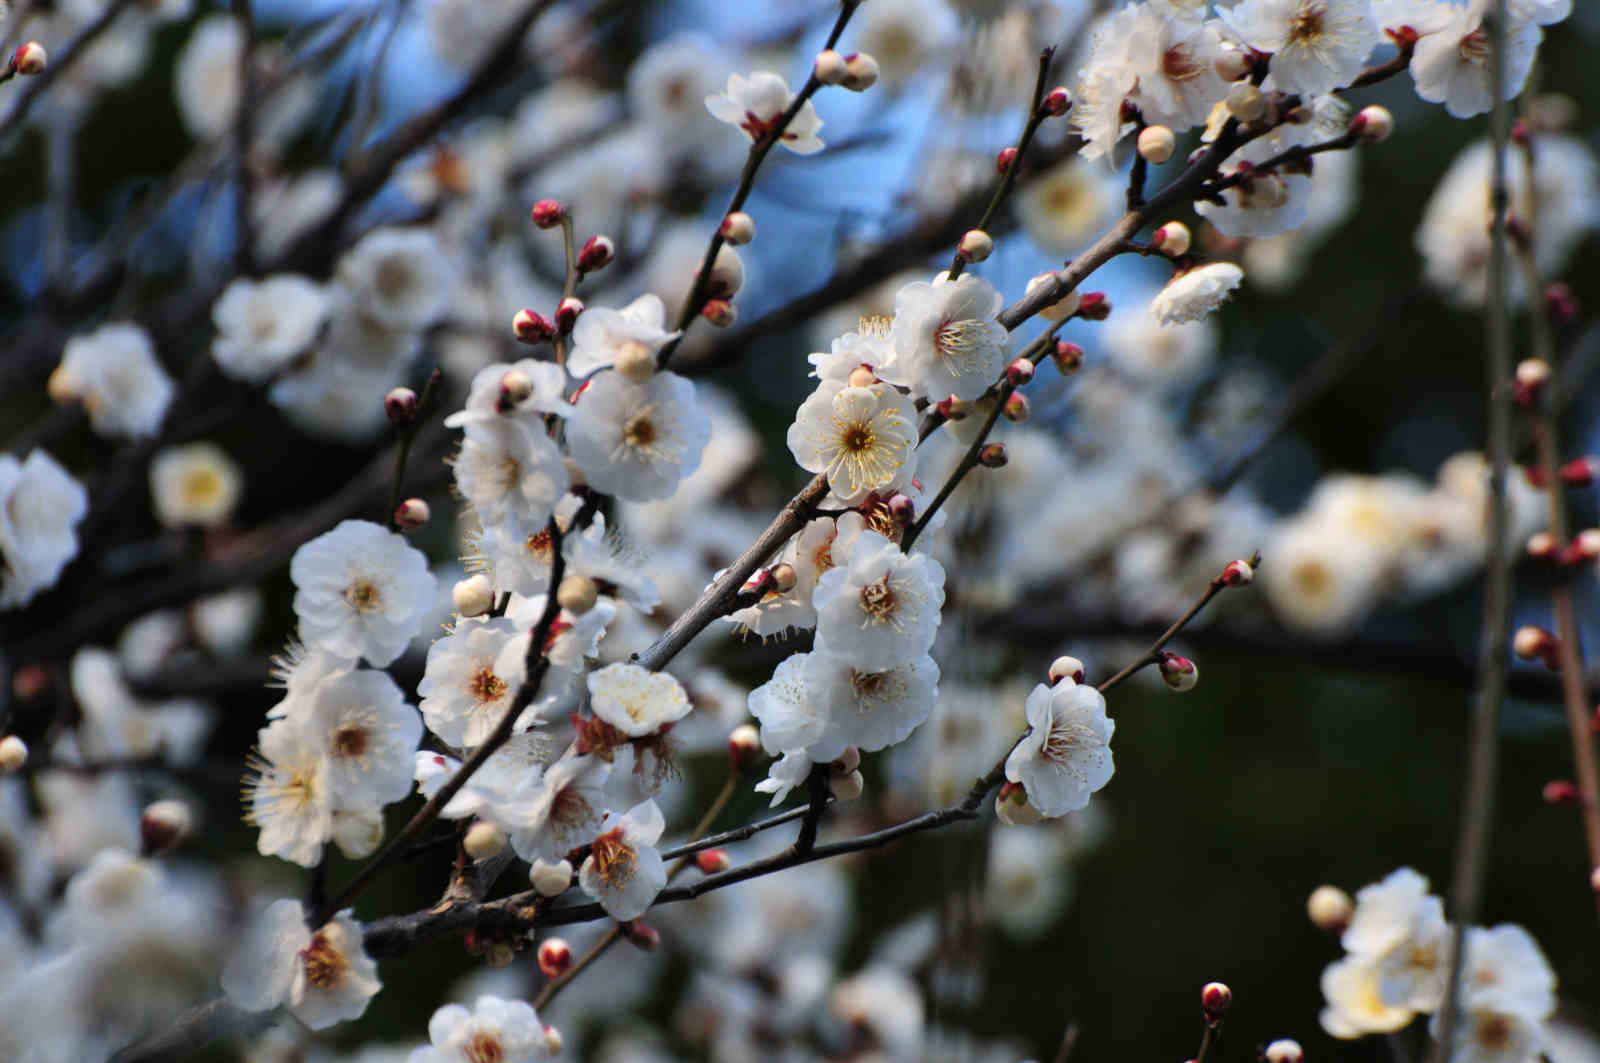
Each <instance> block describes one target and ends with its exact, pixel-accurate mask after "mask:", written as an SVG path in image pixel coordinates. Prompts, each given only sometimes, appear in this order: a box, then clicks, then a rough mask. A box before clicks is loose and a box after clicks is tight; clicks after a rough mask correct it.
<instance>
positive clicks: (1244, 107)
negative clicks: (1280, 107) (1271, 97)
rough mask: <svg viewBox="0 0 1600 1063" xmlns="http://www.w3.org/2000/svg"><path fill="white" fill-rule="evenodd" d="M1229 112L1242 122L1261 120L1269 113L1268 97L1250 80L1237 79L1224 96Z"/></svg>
mask: <svg viewBox="0 0 1600 1063" xmlns="http://www.w3.org/2000/svg"><path fill="white" fill-rule="evenodd" d="M1223 103H1224V105H1225V106H1226V107H1227V108H1228V113H1229V114H1231V115H1233V117H1235V118H1237V119H1238V120H1239V121H1241V122H1257V121H1260V120H1261V118H1262V117H1263V116H1265V115H1266V113H1267V98H1266V97H1265V96H1263V95H1262V94H1261V90H1260V89H1258V88H1256V87H1255V86H1254V85H1252V84H1250V82H1248V81H1235V82H1234V83H1233V84H1232V85H1229V86H1228V95H1227V96H1225V97H1224V98H1223Z"/></svg>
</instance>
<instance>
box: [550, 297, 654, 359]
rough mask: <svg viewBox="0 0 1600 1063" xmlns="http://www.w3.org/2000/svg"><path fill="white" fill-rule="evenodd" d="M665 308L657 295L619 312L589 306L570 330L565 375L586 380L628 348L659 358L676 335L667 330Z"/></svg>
mask: <svg viewBox="0 0 1600 1063" xmlns="http://www.w3.org/2000/svg"><path fill="white" fill-rule="evenodd" d="M666 322H667V308H666V306H665V305H663V303H662V302H661V298H660V297H659V296H656V295H651V294H648V293H647V294H645V295H641V296H639V298H637V299H635V300H634V301H633V302H631V303H629V304H628V305H627V306H625V307H623V308H622V309H621V310H613V309H611V308H610V307H606V306H591V307H588V308H587V309H585V310H584V312H583V313H582V314H581V315H579V317H578V323H577V324H576V325H574V326H573V328H572V350H571V351H569V352H568V354H567V372H569V373H571V374H572V375H573V376H575V377H585V376H588V375H589V374H590V373H593V372H595V371H597V370H600V369H605V368H607V367H608V366H610V365H611V364H612V363H613V362H615V361H616V360H617V359H618V357H620V356H621V355H622V354H623V353H624V351H625V350H627V349H628V348H629V347H630V346H631V347H633V348H634V349H635V350H637V351H641V352H648V353H649V354H650V355H651V356H652V357H653V356H655V355H656V354H658V353H659V352H660V350H661V348H662V347H663V346H664V345H665V344H666V342H667V341H668V340H670V339H672V337H673V336H675V335H676V333H673V332H668V331H667V329H666Z"/></svg>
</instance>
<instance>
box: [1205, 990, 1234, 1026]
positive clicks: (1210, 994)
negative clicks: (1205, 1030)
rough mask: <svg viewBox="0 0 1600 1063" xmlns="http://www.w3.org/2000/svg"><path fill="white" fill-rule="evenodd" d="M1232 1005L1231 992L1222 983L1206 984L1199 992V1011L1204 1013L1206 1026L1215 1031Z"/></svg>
mask: <svg viewBox="0 0 1600 1063" xmlns="http://www.w3.org/2000/svg"><path fill="white" fill-rule="evenodd" d="M1232 1005H1233V990H1232V989H1229V988H1228V986H1227V985H1226V984H1224V983H1222V982H1207V983H1206V984H1205V985H1204V986H1203V987H1202V988H1201V990H1200V1010H1201V1011H1202V1012H1204V1013H1205V1017H1206V1025H1207V1026H1209V1027H1211V1028H1212V1029H1216V1028H1217V1027H1218V1026H1221V1025H1222V1017H1223V1016H1224V1015H1226V1014H1227V1013H1228V1008H1230V1007H1231V1006H1232Z"/></svg>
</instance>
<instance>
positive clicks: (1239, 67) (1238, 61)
mask: <svg viewBox="0 0 1600 1063" xmlns="http://www.w3.org/2000/svg"><path fill="white" fill-rule="evenodd" d="M1250 66H1251V63H1250V57H1249V56H1247V55H1245V54H1244V53H1243V52H1241V51H1240V50H1239V49H1237V48H1233V47H1228V46H1224V47H1223V48H1222V50H1221V51H1219V52H1218V53H1217V57H1216V58H1215V59H1213V60H1212V61H1211V69H1213V70H1215V71H1216V73H1217V77H1219V78H1221V79H1222V80H1223V81H1238V80H1239V79H1240V78H1242V77H1244V76H1245V75H1246V74H1248V73H1250Z"/></svg>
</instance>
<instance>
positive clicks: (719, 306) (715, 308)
mask: <svg viewBox="0 0 1600 1063" xmlns="http://www.w3.org/2000/svg"><path fill="white" fill-rule="evenodd" d="M700 316H701V317H703V318H705V319H706V320H707V321H709V322H711V323H712V324H713V325H715V326H717V328H727V327H728V326H729V325H731V324H733V323H734V321H735V320H737V318H738V316H739V311H738V310H737V309H735V308H734V305H733V304H732V303H730V302H728V300H726V299H707V300H706V305H705V306H702V307H701V308H700Z"/></svg>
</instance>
